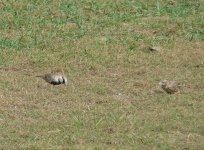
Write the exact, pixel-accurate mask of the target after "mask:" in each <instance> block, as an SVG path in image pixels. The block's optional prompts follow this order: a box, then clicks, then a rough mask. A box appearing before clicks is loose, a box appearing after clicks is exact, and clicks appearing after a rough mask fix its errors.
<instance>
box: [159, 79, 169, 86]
mask: <svg viewBox="0 0 204 150" xmlns="http://www.w3.org/2000/svg"><path fill="white" fill-rule="evenodd" d="M166 84H167V80H161V81H160V82H159V85H160V86H166Z"/></svg>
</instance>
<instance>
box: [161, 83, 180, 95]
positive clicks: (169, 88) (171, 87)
mask: <svg viewBox="0 0 204 150" xmlns="http://www.w3.org/2000/svg"><path fill="white" fill-rule="evenodd" d="M159 85H160V86H161V88H162V89H163V90H164V91H165V92H166V93H168V94H174V93H177V92H179V90H180V86H181V85H180V83H179V82H178V81H175V80H172V81H168V80H162V81H160V82H159Z"/></svg>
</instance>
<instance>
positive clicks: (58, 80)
mask: <svg viewBox="0 0 204 150" xmlns="http://www.w3.org/2000/svg"><path fill="white" fill-rule="evenodd" d="M37 77H40V78H42V79H44V80H45V81H46V82H48V83H50V84H52V85H59V84H65V85H67V84H68V81H67V77H66V76H65V75H64V74H63V73H59V72H58V73H53V72H52V73H47V74H44V75H39V76H37Z"/></svg>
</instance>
